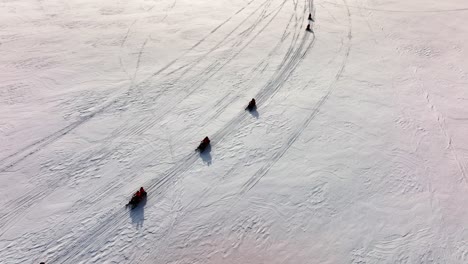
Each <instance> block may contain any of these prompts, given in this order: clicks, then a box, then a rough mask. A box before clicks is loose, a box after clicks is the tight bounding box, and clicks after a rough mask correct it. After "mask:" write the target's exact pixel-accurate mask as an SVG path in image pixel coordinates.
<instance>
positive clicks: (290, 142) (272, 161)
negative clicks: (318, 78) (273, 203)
mask: <svg viewBox="0 0 468 264" xmlns="http://www.w3.org/2000/svg"><path fill="white" fill-rule="evenodd" d="M345 3H346V1H345ZM347 11H348V20H349V27H348V45H347V48H346V51H345V54H344V57H343V60H342V63H341V66H340V68H339V69H338V72H337V73H336V75H335V78H334V80H333V82H332V83H331V84H330V86H329V88H328V90H327V92H326V94H325V95H324V96H323V97H322V98H321V99H320V100H319V101H318V102H317V104H316V105H315V106H314V108H313V110H312V112H311V113H310V115H309V116H308V117H307V119H306V120H305V121H304V123H303V124H302V125H301V126H300V127H299V128H298V129H297V130H296V131H295V132H294V133H293V134H291V136H290V137H289V138H288V140H287V141H286V144H285V145H283V146H282V147H281V149H280V150H279V151H278V152H276V153H275V154H274V155H273V156H272V158H270V159H268V162H267V163H266V164H265V165H264V166H263V167H262V168H260V169H259V170H258V171H257V172H256V173H255V174H254V175H253V176H252V177H251V178H250V179H249V180H248V181H247V182H246V183H245V184H244V185H243V186H242V189H241V191H240V194H244V193H246V192H247V191H249V190H250V189H252V188H253V187H254V186H255V185H256V184H257V183H258V182H259V181H260V180H261V179H262V178H263V177H264V176H265V175H266V174H267V173H268V171H269V170H270V169H271V168H272V167H273V165H274V164H275V163H276V162H277V161H278V160H279V159H281V157H282V156H283V155H284V154H285V153H286V152H287V151H288V149H289V148H290V147H291V146H292V145H293V144H294V143H295V142H296V140H297V139H298V138H299V136H300V135H301V134H302V132H303V131H304V129H306V128H307V127H308V126H309V124H310V122H311V121H312V120H313V119H314V117H315V116H316V115H317V113H318V111H319V109H320V108H321V107H322V106H323V104H324V103H325V102H326V101H327V99H328V98H329V96H330V95H331V94H332V92H333V90H334V89H335V87H336V83H337V82H338V80H339V79H340V77H341V75H342V74H343V71H344V69H345V67H346V62H347V61H348V57H349V53H350V51H351V39H352V25H351V23H352V22H351V14H350V11H349V9H347Z"/></svg>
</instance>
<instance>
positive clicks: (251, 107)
mask: <svg viewBox="0 0 468 264" xmlns="http://www.w3.org/2000/svg"><path fill="white" fill-rule="evenodd" d="M256 108H257V104H256V102H255V99H253V98H252V100H250V102H249V105H247V107H246V108H245V110H249V111H253V110H255V109H256Z"/></svg>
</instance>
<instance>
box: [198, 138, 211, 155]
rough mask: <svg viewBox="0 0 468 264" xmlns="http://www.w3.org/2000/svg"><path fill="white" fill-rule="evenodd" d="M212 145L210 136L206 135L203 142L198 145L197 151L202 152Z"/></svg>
mask: <svg viewBox="0 0 468 264" xmlns="http://www.w3.org/2000/svg"><path fill="white" fill-rule="evenodd" d="M209 145H210V139H209V138H208V137H205V138H204V139H203V140H202V141H201V142H200V145H198V147H197V149H196V151H199V152H200V153H201V152H203V151H204V150H205V149H206V147H208V146H209Z"/></svg>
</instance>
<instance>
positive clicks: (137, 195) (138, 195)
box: [127, 187, 147, 209]
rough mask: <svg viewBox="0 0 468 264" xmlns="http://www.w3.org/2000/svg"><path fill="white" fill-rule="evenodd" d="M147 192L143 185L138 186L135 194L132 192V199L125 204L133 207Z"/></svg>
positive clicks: (144, 197)
mask: <svg viewBox="0 0 468 264" xmlns="http://www.w3.org/2000/svg"><path fill="white" fill-rule="evenodd" d="M146 196H147V193H146V191H145V189H143V187H141V188H140V190H138V191H137V192H136V193H135V194H133V196H132V199H130V202H128V204H127V206H130V207H131V209H135V208H136V207H137V206H138V205H139V204H140V202H141V201H143V200H145V199H146Z"/></svg>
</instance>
